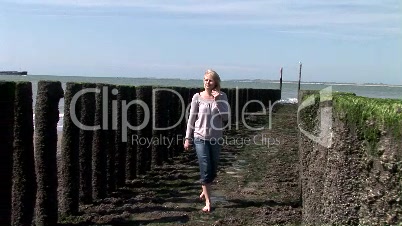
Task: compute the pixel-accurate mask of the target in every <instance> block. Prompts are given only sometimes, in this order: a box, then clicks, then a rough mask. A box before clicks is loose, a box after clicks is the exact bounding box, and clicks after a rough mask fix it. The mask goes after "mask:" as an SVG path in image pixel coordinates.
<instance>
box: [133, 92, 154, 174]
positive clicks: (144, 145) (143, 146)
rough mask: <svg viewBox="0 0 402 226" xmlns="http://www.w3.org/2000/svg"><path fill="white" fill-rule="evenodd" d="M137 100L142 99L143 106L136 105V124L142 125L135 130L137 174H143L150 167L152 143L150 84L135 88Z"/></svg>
mask: <svg viewBox="0 0 402 226" xmlns="http://www.w3.org/2000/svg"><path fill="white" fill-rule="evenodd" d="M136 91H137V100H142V101H143V102H144V104H145V105H144V106H142V105H137V124H138V125H139V126H141V125H142V126H143V128H142V129H139V130H138V132H137V135H138V139H139V141H140V142H139V143H138V145H137V174H139V175H143V174H145V173H146V172H147V171H149V170H150V169H151V158H152V157H151V152H152V144H150V143H149V142H150V141H151V138H152V115H151V110H152V86H139V87H137V89H136Z"/></svg>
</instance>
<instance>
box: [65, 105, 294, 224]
mask: <svg viewBox="0 0 402 226" xmlns="http://www.w3.org/2000/svg"><path fill="white" fill-rule="evenodd" d="M296 108H297V106H296V105H290V104H287V105H281V106H275V109H276V111H275V112H274V113H273V114H272V120H271V121H272V127H271V129H270V128H269V117H268V116H251V117H248V119H247V124H248V125H249V126H252V127H261V126H265V128H264V129H262V130H258V131H252V130H250V129H247V128H245V125H239V129H238V130H236V128H235V126H232V130H230V131H227V132H225V138H226V139H225V140H226V145H225V146H224V148H223V150H222V154H221V162H220V169H219V172H218V177H217V180H216V181H215V182H214V184H213V192H212V202H213V206H214V209H213V211H212V212H211V213H203V212H202V211H201V208H202V207H203V206H204V205H203V204H204V203H203V202H201V201H200V200H198V195H199V194H200V192H201V187H200V185H199V183H198V179H199V171H198V163H197V161H196V156H195V153H194V152H186V153H183V154H182V155H181V156H179V157H177V158H175V159H174V160H173V163H172V164H170V165H166V166H163V167H160V168H157V169H155V170H153V171H152V172H150V173H148V174H147V175H146V176H144V177H141V178H138V179H136V180H133V181H129V182H128V184H127V186H125V187H124V188H121V189H119V190H118V191H117V192H115V193H114V194H113V195H112V197H110V198H107V199H104V200H101V201H100V202H97V203H94V204H91V205H83V206H81V207H80V212H81V215H80V216H74V217H69V218H67V219H61V220H60V222H61V223H60V225H63V226H67V225H116V226H117V225H232V226H233V225H299V224H300V221H301V200H300V186H299V172H298V151H297V150H298V142H297V132H298V130H297V115H296Z"/></svg>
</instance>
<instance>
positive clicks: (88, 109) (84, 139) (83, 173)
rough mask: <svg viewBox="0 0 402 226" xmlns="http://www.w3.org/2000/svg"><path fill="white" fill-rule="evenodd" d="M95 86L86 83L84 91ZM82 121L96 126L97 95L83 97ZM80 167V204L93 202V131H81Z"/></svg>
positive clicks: (90, 94) (91, 94)
mask: <svg viewBox="0 0 402 226" xmlns="http://www.w3.org/2000/svg"><path fill="white" fill-rule="evenodd" d="M95 88H96V85H95V84H90V83H84V84H82V90H86V89H95ZM80 105H81V115H80V116H81V120H80V122H81V123H82V124H83V125H87V126H94V118H95V93H93V92H88V93H85V94H83V95H82V96H81V101H80ZM79 133H80V135H79V139H80V141H79V142H80V144H79V150H80V151H79V152H80V153H79V156H80V159H79V166H80V183H79V184H80V202H82V203H84V204H88V203H91V202H92V139H93V133H94V131H93V130H84V129H80V132H79Z"/></svg>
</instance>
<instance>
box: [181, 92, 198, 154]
mask: <svg viewBox="0 0 402 226" xmlns="http://www.w3.org/2000/svg"><path fill="white" fill-rule="evenodd" d="M197 115H198V97H197V94H195V95H194V96H193V99H192V100H191V105H190V115H189V117H188V121H187V129H186V136H185V139H186V140H185V142H184V148H185V149H188V148H189V146H190V141H192V139H193V136H194V124H195V121H196V120H197Z"/></svg>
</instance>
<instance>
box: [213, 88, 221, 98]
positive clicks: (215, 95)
mask: <svg viewBox="0 0 402 226" xmlns="http://www.w3.org/2000/svg"><path fill="white" fill-rule="evenodd" d="M211 94H212V96H214V99H215V100H218V99H219V95H220V93H219V91H217V90H216V89H213V90H212V92H211Z"/></svg>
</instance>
